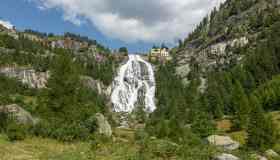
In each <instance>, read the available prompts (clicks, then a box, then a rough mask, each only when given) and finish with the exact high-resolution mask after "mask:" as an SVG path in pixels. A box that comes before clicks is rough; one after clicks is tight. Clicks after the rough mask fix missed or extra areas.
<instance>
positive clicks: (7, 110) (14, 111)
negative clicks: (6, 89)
mask: <svg viewBox="0 0 280 160" xmlns="http://www.w3.org/2000/svg"><path fill="white" fill-rule="evenodd" d="M0 113H4V114H6V115H7V116H8V117H11V118H13V119H14V120H16V122H17V123H19V124H25V125H35V124H36V121H37V120H36V119H34V118H33V117H32V115H31V114H30V113H29V112H27V111H26V110H24V109H23V108H22V107H20V106H18V105H17V104H12V105H6V106H0Z"/></svg>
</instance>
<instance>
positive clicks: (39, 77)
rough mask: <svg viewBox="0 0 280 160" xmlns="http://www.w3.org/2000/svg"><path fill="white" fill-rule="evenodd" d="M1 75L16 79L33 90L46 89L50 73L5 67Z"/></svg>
mask: <svg viewBox="0 0 280 160" xmlns="http://www.w3.org/2000/svg"><path fill="white" fill-rule="evenodd" d="M0 74H4V75H5V76H8V77H11V78H16V79H18V80H19V81H20V82H22V83H23V84H26V85H28V86H29V87H31V88H38V89H41V88H46V84H47V81H48V78H49V72H36V71H35V70H34V69H30V68H24V67H3V68H0Z"/></svg>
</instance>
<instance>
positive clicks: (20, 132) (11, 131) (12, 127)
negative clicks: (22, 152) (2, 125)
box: [6, 120, 29, 141]
mask: <svg viewBox="0 0 280 160" xmlns="http://www.w3.org/2000/svg"><path fill="white" fill-rule="evenodd" d="M28 128H29V127H28V126H26V125H23V124H18V123H17V122H15V121H14V120H9V121H8V123H7V128H6V134H7V136H8V138H9V140H10V141H18V140H24V139H25V138H26V136H27V134H28Z"/></svg>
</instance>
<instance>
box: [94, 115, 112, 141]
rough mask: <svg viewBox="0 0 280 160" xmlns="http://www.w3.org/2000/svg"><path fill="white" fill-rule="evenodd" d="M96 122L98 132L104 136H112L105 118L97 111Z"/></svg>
mask: <svg viewBox="0 0 280 160" xmlns="http://www.w3.org/2000/svg"><path fill="white" fill-rule="evenodd" d="M95 118H96V123H97V127H98V128H97V130H98V133H99V134H101V135H104V136H106V137H111V136H112V129H111V126H110V124H109V122H108V121H107V120H106V118H105V117H104V115H103V114H101V113H97V114H95Z"/></svg>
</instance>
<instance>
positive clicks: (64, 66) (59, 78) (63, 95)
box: [48, 50, 79, 112]
mask: <svg viewBox="0 0 280 160" xmlns="http://www.w3.org/2000/svg"><path fill="white" fill-rule="evenodd" d="M58 52H59V53H58V54H59V55H58V56H57V57H56V59H55V61H54V63H53V64H52V69H51V71H52V74H51V77H50V79H49V81H48V88H49V91H48V105H49V107H50V108H52V109H53V110H54V111H62V112H64V111H67V110H69V108H68V109H65V108H67V106H72V105H75V104H77V95H78V90H77V89H78V88H79V70H78V66H77V65H76V64H75V63H74V62H73V60H72V58H71V56H70V53H65V52H64V51H62V50H60V51H58Z"/></svg>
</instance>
